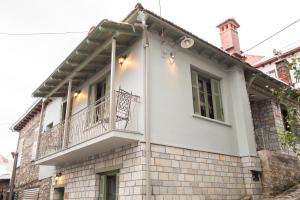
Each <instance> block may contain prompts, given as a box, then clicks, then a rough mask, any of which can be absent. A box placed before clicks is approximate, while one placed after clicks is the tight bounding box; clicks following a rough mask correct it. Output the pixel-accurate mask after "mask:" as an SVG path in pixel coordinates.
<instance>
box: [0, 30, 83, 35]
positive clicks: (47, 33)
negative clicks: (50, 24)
mask: <svg viewBox="0 0 300 200" xmlns="http://www.w3.org/2000/svg"><path fill="white" fill-rule="evenodd" d="M87 32H88V31H68V32H36V33H10V32H0V35H7V36H36V35H67V34H83V33H87Z"/></svg>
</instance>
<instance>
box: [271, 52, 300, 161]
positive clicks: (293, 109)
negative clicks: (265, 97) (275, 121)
mask: <svg viewBox="0 0 300 200" xmlns="http://www.w3.org/2000/svg"><path fill="white" fill-rule="evenodd" d="M298 66H299V60H298V58H296V57H293V58H292V59H291V63H290V64H289V66H288V68H289V70H290V72H291V74H293V76H294V78H295V80H296V81H297V82H298V81H299V80H300V68H299V67H298ZM269 89H270V90H271V92H272V94H273V95H274V96H275V97H276V99H277V103H278V106H279V105H281V104H284V105H286V108H287V116H286V118H285V121H286V122H287V126H288V128H287V129H286V130H284V129H282V130H279V139H280V142H281V145H282V147H283V148H285V149H287V150H291V151H293V152H294V153H295V154H296V155H298V156H300V149H298V148H297V142H299V136H297V132H299V127H300V126H299V125H300V111H299V110H300V107H299V105H300V89H296V88H294V87H291V86H290V87H288V86H282V87H280V88H269ZM292 100H293V101H292Z"/></svg>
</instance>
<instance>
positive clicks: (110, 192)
mask: <svg viewBox="0 0 300 200" xmlns="http://www.w3.org/2000/svg"><path fill="white" fill-rule="evenodd" d="M118 196H119V175H118V174H117V173H110V174H101V175H100V192H99V199H100V200H117V199H118Z"/></svg>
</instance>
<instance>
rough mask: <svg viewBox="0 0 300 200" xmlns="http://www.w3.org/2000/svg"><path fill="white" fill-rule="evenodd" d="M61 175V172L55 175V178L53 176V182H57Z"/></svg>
mask: <svg viewBox="0 0 300 200" xmlns="http://www.w3.org/2000/svg"><path fill="white" fill-rule="evenodd" d="M61 175H62V173H61V172H59V173H57V174H56V176H55V181H58V179H59V177H61Z"/></svg>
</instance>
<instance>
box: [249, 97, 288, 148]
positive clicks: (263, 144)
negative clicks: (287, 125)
mask: <svg viewBox="0 0 300 200" xmlns="http://www.w3.org/2000/svg"><path fill="white" fill-rule="evenodd" d="M251 112H252V119H253V125H254V132H255V140H256V144H257V150H261V149H268V150H272V151H280V150H281V146H280V142H279V137H278V132H279V131H280V130H282V129H283V128H284V125H283V119H282V115H281V110H280V106H278V105H277V104H276V102H275V100H274V99H266V100H261V101H252V102H251Z"/></svg>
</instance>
